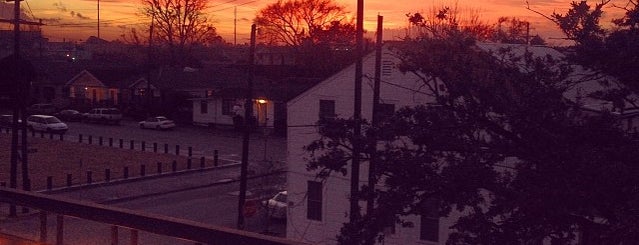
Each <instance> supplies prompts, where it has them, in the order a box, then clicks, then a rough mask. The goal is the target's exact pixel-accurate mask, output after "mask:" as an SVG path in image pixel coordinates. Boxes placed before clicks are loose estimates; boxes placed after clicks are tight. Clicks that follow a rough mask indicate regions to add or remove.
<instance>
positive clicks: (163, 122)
mask: <svg viewBox="0 0 639 245" xmlns="http://www.w3.org/2000/svg"><path fill="white" fill-rule="evenodd" d="M140 128H154V129H172V128H175V122H173V121H172V120H169V119H168V118H166V117H163V116H158V117H149V118H147V119H146V120H144V121H141V122H140Z"/></svg>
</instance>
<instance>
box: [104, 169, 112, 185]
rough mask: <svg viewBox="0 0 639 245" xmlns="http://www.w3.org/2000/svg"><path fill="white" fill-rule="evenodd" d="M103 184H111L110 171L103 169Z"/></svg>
mask: <svg viewBox="0 0 639 245" xmlns="http://www.w3.org/2000/svg"><path fill="white" fill-rule="evenodd" d="M104 182H111V169H108V168H107V169H104Z"/></svg>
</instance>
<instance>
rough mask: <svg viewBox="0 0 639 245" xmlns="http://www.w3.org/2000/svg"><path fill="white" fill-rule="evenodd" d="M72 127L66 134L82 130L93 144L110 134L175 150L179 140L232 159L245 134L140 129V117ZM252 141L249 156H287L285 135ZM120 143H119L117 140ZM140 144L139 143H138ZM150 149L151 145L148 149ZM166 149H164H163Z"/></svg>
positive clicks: (180, 127) (202, 129)
mask: <svg viewBox="0 0 639 245" xmlns="http://www.w3.org/2000/svg"><path fill="white" fill-rule="evenodd" d="M67 124H68V125H69V131H68V132H67V133H66V134H65V136H64V137H65V140H72V141H77V137H78V135H79V134H82V135H83V136H84V140H85V141H86V140H88V139H87V138H88V136H89V135H91V136H92V137H93V144H98V137H103V139H104V144H105V145H106V144H107V143H106V141H107V140H108V138H113V139H114V141H115V142H117V141H118V140H119V139H123V140H124V142H125V144H128V142H129V141H130V140H134V141H135V142H137V143H136V144H139V142H141V141H145V142H146V148H150V147H152V144H153V143H158V145H159V147H160V148H162V146H163V145H164V144H169V145H170V148H169V149H170V152H174V147H175V145H176V144H178V145H180V147H181V149H180V150H181V152H183V154H186V151H187V148H188V147H193V152H194V154H195V155H205V156H212V155H213V150H218V151H219V155H220V158H222V159H226V160H232V161H240V160H241V154H242V152H241V149H242V138H241V133H239V132H234V131H232V129H214V128H207V127H201V126H192V125H178V126H177V127H176V128H175V129H173V130H163V131H160V130H153V129H140V128H139V126H138V122H137V121H130V120H128V121H122V122H121V123H120V125H105V124H94V123H81V122H68V123H67ZM251 136H252V137H251V141H250V143H249V147H250V148H249V160H250V161H262V160H265V159H266V160H273V161H280V162H283V161H285V159H286V140H285V139H284V138H283V137H281V136H273V135H269V136H264V135H263V134H262V133H260V132H255V133H253V134H251ZM114 144H117V143H114ZM136 147H139V146H136ZM136 149H137V148H136ZM147 150H150V149H147ZM160 150H163V149H160Z"/></svg>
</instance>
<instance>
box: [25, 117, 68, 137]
mask: <svg viewBox="0 0 639 245" xmlns="http://www.w3.org/2000/svg"><path fill="white" fill-rule="evenodd" d="M27 127H29V129H30V130H33V131H43V132H47V133H58V134H64V133H66V132H67V130H69V127H68V126H67V124H65V123H63V122H62V121H60V119H58V118H57V117H54V116H48V115H31V116H29V117H27Z"/></svg>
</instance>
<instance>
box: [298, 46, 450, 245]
mask: <svg viewBox="0 0 639 245" xmlns="http://www.w3.org/2000/svg"><path fill="white" fill-rule="evenodd" d="M399 62H400V60H399V59H398V58H397V57H396V53H394V52H393V51H391V50H390V49H387V48H385V49H384V50H383V52H382V69H381V84H380V104H381V106H380V107H381V108H382V111H384V112H387V113H388V112H392V111H394V110H397V109H399V108H401V107H405V106H414V105H420V104H421V105H424V104H427V103H429V102H432V101H431V100H432V97H430V96H428V93H429V91H427V89H426V88H424V86H423V85H424V84H423V83H424V81H423V80H422V79H420V78H419V77H418V76H416V75H413V74H410V73H403V72H401V71H399V69H398V68H397V65H398V64H399ZM363 71H364V74H363V85H362V118H364V119H367V120H369V121H370V120H371V119H372V111H373V108H372V104H373V103H372V102H373V83H374V72H375V54H374V53H373V54H370V55H367V56H365V57H364V59H363ZM354 80H355V66H354V65H351V66H349V67H348V68H346V69H344V70H342V71H340V72H338V73H337V74H335V75H333V76H331V77H330V78H328V79H326V80H324V81H323V82H321V83H319V84H318V85H316V86H314V87H312V88H311V89H309V90H307V91H306V92H304V93H302V94H301V95H299V96H297V97H296V98H294V99H292V100H290V101H289V102H288V104H287V107H288V146H287V150H288V156H287V159H286V160H287V163H288V166H289V172H288V176H287V177H288V198H289V199H288V218H287V231H286V236H287V237H288V238H291V239H295V240H302V241H305V242H309V243H312V244H335V243H336V235H337V234H339V230H340V228H341V227H342V225H343V224H344V223H345V222H348V217H349V216H348V211H349V196H350V175H347V176H342V175H341V174H338V173H335V174H333V175H332V176H331V177H329V178H327V179H326V180H325V181H323V180H321V179H318V178H317V177H316V172H309V171H307V169H306V164H307V162H308V161H307V158H308V155H307V153H306V152H305V151H304V150H303V147H304V146H305V145H308V144H309V143H311V141H312V140H314V139H318V138H319V134H318V127H317V125H316V124H317V121H318V120H319V119H320V118H321V117H339V118H350V117H352V116H353V108H354V101H353V97H354ZM440 88H441V89H444V87H443V86H440ZM349 169H350V167H349ZM360 169H361V171H360V173H361V175H360V180H361V181H362V182H361V183H362V184H364V183H365V181H366V180H367V176H368V171H367V163H366V162H362V164H361V165H360ZM360 206H362V207H364V206H365V202H364V201H362V202H361V205H360ZM420 221H421V220H420V219H419V218H415V227H413V228H401V229H400V228H397V229H395V232H394V234H392V235H391V236H388V237H387V238H386V241H385V244H406V242H409V241H410V243H409V244H416V243H415V241H418V242H417V244H419V243H421V244H437V242H438V241H445V240H446V234H447V233H448V231H447V228H445V227H448V226H446V225H439V223H440V222H445V221H444V220H441V221H440V220H438V219H435V220H432V219H431V220H429V221H428V224H423V225H422V224H421V223H420ZM433 222H435V223H436V224H437V225H433Z"/></svg>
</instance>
